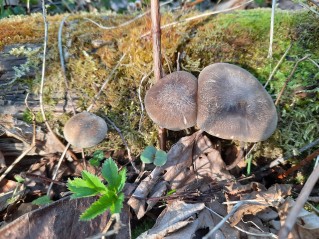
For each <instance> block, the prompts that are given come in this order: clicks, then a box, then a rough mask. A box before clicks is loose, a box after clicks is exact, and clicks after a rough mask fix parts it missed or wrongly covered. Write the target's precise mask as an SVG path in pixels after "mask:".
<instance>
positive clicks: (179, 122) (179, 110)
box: [145, 71, 197, 130]
mask: <svg viewBox="0 0 319 239" xmlns="http://www.w3.org/2000/svg"><path fill="white" fill-rule="evenodd" d="M196 97H197V79H196V77H195V76H193V75H192V74H190V73H188V72H185V71H177V72H173V73H171V74H169V75H167V76H165V77H163V78H162V79H160V80H159V81H158V82H156V83H155V84H154V85H153V86H152V87H151V88H150V89H149V90H148V91H147V92H146V95H145V109H146V112H147V113H148V115H149V117H150V118H151V119H152V120H153V121H154V122H155V123H156V124H158V125H159V126H161V127H163V128H166V129H169V130H182V129H186V128H189V127H192V126H194V125H195V124H196V111H197V109H196V108H197V107H196Z"/></svg>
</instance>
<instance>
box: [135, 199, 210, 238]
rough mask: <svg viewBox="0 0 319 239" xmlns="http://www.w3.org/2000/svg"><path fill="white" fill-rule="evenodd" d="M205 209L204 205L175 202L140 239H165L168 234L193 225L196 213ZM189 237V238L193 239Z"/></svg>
mask: <svg viewBox="0 0 319 239" xmlns="http://www.w3.org/2000/svg"><path fill="white" fill-rule="evenodd" d="M204 207H205V204H204V203H196V204H187V203H184V202H183V201H174V202H173V203H172V204H169V205H168V206H167V207H166V209H165V210H164V211H163V212H162V213H161V214H160V215H159V217H158V218H157V220H156V223H155V225H154V226H153V228H152V229H150V230H148V231H147V232H145V233H143V234H142V235H140V236H139V237H138V238H139V239H146V238H147V239H154V238H163V237H165V236H167V235H168V234H170V235H172V233H174V232H176V231H178V230H180V229H181V228H184V227H185V226H187V225H188V224H191V223H192V222H193V221H194V219H195V213H199V212H200V211H201V210H203V209H204ZM189 236H190V235H188V237H187V238H191V237H189ZM175 238H177V237H175ZM185 239H186V238H185Z"/></svg>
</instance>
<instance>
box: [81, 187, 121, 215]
mask: <svg viewBox="0 0 319 239" xmlns="http://www.w3.org/2000/svg"><path fill="white" fill-rule="evenodd" d="M116 201H117V196H116V195H115V193H114V192H112V191H108V192H107V193H106V194H105V195H103V196H102V197H100V198H99V199H98V200H97V201H95V202H94V203H92V204H91V206H90V207H89V208H88V209H86V210H85V211H84V212H83V213H82V214H81V216H80V220H81V221H87V220H91V219H93V218H95V217H97V216H98V215H101V214H102V213H103V212H105V211H106V210H108V209H109V208H110V207H111V206H112V205H113V204H115V202H116Z"/></svg>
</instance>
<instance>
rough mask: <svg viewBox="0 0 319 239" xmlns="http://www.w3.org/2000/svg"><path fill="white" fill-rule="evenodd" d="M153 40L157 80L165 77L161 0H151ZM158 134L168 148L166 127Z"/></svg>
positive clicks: (154, 66) (161, 142) (163, 145)
mask: <svg viewBox="0 0 319 239" xmlns="http://www.w3.org/2000/svg"><path fill="white" fill-rule="evenodd" d="M151 18H152V40H153V64H154V65H153V69H154V78H155V81H156V82H157V81H159V80H160V79H161V78H162V77H163V69H162V56H161V15H160V12H159V0H151ZM158 136H159V141H160V148H161V149H162V150H164V151H165V150H166V129H164V128H161V127H160V128H159V130H158Z"/></svg>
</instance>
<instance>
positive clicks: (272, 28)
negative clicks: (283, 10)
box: [268, 0, 276, 58]
mask: <svg viewBox="0 0 319 239" xmlns="http://www.w3.org/2000/svg"><path fill="white" fill-rule="evenodd" d="M275 8H276V0H272V3H271V20H270V33H269V50H268V58H272V42H273V39H274V24H275Z"/></svg>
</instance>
